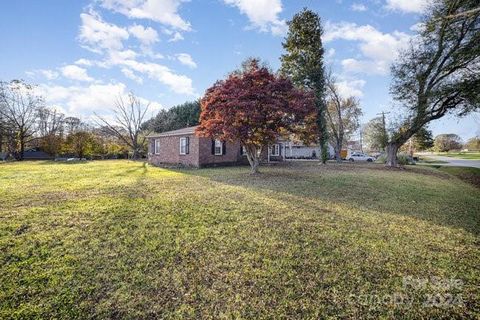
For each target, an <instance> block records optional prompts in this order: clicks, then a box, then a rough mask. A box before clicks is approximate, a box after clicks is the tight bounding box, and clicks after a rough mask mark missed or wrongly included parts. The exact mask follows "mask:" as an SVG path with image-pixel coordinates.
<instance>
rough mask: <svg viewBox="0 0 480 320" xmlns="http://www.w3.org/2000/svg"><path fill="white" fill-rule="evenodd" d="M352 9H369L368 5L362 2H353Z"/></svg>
mask: <svg viewBox="0 0 480 320" xmlns="http://www.w3.org/2000/svg"><path fill="white" fill-rule="evenodd" d="M350 9H352V10H353V11H359V12H363V11H367V7H366V6H365V5H364V4H361V3H352V5H351V6H350Z"/></svg>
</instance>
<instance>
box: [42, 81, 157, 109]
mask: <svg viewBox="0 0 480 320" xmlns="http://www.w3.org/2000/svg"><path fill="white" fill-rule="evenodd" d="M38 90H39V93H40V94H41V95H42V96H44V97H45V98H46V102H47V104H48V105H54V106H57V107H58V108H61V110H64V111H63V112H64V113H65V114H67V115H72V116H89V115H92V114H93V113H94V112H95V113H97V114H100V115H108V114H111V110H112V108H113V107H114V106H115V101H116V100H117V98H118V97H119V96H122V97H126V95H127V94H128V92H127V87H126V86H125V84H123V83H109V84H91V85H88V86H59V85H55V86H50V85H41V86H39V87H38ZM139 99H140V101H141V102H142V103H144V104H149V103H150V108H149V110H150V111H152V110H158V109H160V108H161V104H160V103H158V102H155V101H150V100H148V99H145V98H142V97H139Z"/></svg>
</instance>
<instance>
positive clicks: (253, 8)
mask: <svg viewBox="0 0 480 320" xmlns="http://www.w3.org/2000/svg"><path fill="white" fill-rule="evenodd" d="M224 2H225V3H226V4H228V5H231V6H235V7H237V8H238V9H239V10H240V12H241V13H242V14H245V15H246V16H247V17H248V19H249V20H250V23H251V24H252V27H254V28H258V29H260V30H261V31H263V32H271V33H272V34H274V35H280V36H281V35H284V34H285V33H286V31H287V25H286V23H285V20H280V18H279V17H278V15H279V14H280V13H281V12H282V10H283V9H282V2H281V0H224Z"/></svg>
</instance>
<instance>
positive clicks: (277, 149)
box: [270, 143, 280, 157]
mask: <svg viewBox="0 0 480 320" xmlns="http://www.w3.org/2000/svg"><path fill="white" fill-rule="evenodd" d="M270 155H271V156H274V157H278V156H280V145H279V144H278V143H276V144H274V145H272V152H271V153H270Z"/></svg>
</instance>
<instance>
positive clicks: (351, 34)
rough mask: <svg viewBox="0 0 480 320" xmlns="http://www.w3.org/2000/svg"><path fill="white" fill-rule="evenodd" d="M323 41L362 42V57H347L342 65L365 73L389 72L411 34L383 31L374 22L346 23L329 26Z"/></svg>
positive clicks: (360, 45)
mask: <svg viewBox="0 0 480 320" xmlns="http://www.w3.org/2000/svg"><path fill="white" fill-rule="evenodd" d="M325 30H326V32H325V35H324V38H323V40H324V41H325V42H330V41H333V40H336V39H342V40H347V41H357V42H359V49H360V52H361V53H362V55H363V57H362V59H353V58H350V59H345V60H343V61H342V65H343V67H344V69H345V71H347V72H364V73H369V74H381V75H386V74H388V72H389V67H390V64H391V63H392V62H393V60H394V59H395V58H396V56H397V55H398V53H399V51H400V50H401V49H403V48H405V47H406V46H407V45H408V42H409V40H410V36H409V35H408V34H406V33H403V32H398V31H394V32H393V33H383V32H381V31H379V30H377V29H375V28H374V27H372V26H370V25H363V26H358V25H357V24H355V23H347V22H342V23H338V24H332V23H328V22H327V24H326V25H325Z"/></svg>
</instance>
